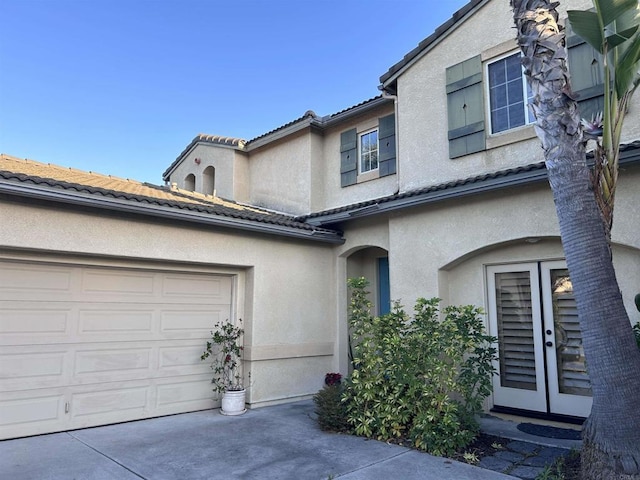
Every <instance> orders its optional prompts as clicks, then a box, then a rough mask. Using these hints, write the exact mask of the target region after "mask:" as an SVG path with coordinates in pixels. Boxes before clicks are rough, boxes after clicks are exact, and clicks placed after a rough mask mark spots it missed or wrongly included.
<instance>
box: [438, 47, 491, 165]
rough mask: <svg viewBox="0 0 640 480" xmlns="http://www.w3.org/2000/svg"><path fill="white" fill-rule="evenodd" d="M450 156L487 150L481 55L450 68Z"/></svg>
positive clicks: (448, 95) (447, 88) (447, 72)
mask: <svg viewBox="0 0 640 480" xmlns="http://www.w3.org/2000/svg"><path fill="white" fill-rule="evenodd" d="M446 82H447V84H446V90H447V114H448V121H449V134H448V137H449V158H457V157H461V156H463V155H468V154H470V153H474V152H479V151H481V150H484V149H485V125H484V124H485V122H484V91H483V88H482V61H481V60H480V55H477V56H475V57H473V58H470V59H468V60H465V61H464V62H461V63H458V64H457V65H453V66H451V67H449V68H447V70H446Z"/></svg>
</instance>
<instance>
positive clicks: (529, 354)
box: [495, 271, 536, 390]
mask: <svg viewBox="0 0 640 480" xmlns="http://www.w3.org/2000/svg"><path fill="white" fill-rule="evenodd" d="M495 282H496V313H497V323H498V338H499V339H500V340H499V358H500V383H501V385H502V386H503V387H511V388H520V389H525V390H536V365H535V354H534V342H533V315H532V307H531V279H530V275H529V271H523V272H507V273H496V276H495Z"/></svg>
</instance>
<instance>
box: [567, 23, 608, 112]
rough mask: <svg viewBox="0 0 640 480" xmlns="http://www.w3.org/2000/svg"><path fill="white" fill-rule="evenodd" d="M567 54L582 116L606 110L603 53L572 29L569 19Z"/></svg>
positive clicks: (572, 87)
mask: <svg viewBox="0 0 640 480" xmlns="http://www.w3.org/2000/svg"><path fill="white" fill-rule="evenodd" d="M566 45H567V55H568V57H569V58H568V61H569V73H570V74H571V90H572V91H573V93H574V94H575V96H576V100H577V101H578V110H579V111H580V117H582V118H586V119H588V120H590V119H591V117H592V116H593V115H594V114H595V113H598V112H602V111H603V110H604V69H603V63H602V55H600V52H598V51H597V50H596V49H595V48H593V47H592V46H591V45H589V44H588V43H587V42H585V41H584V40H582V38H580V37H579V36H578V35H576V34H574V33H573V32H572V31H571V25H570V24H569V22H568V21H567V37H566Z"/></svg>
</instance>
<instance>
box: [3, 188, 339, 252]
mask: <svg viewBox="0 0 640 480" xmlns="http://www.w3.org/2000/svg"><path fill="white" fill-rule="evenodd" d="M0 193H4V194H8V195H13V196H20V197H27V198H32V199H37V200H46V201H53V202H59V203H64V204H68V205H76V206H83V207H91V208H99V209H103V210H110V211H116V212H123V213H134V214H139V215H144V216H151V217H158V218H162V219H172V220H181V221H186V222H190V223H197V224H200V225H208V226H216V227H223V228H229V229H234V230H242V231H247V232H253V233H261V234H266V235H278V236H284V237H290V238H296V239H304V240H312V241H318V242H323V243H330V244H335V245H338V244H342V243H344V238H342V237H340V236H338V235H337V234H336V235H333V234H329V233H325V232H319V231H317V230H311V231H307V230H302V229H296V228H290V227H286V226H283V225H273V224H268V225H262V224H260V223H258V222H252V221H249V220H243V219H237V218H235V219H231V218H226V217H223V216H220V215H212V214H206V213H202V212H196V211H191V210H187V209H183V210H180V211H177V210H176V209H175V208H170V207H163V206H160V205H153V204H144V205H136V204H132V203H131V202H129V201H126V200H120V199H117V198H101V199H100V200H97V199H95V198H92V197H89V196H86V195H82V194H80V193H71V192H68V191H61V190H57V189H49V188H42V187H38V186H25V185H16V184H15V183H13V182H6V181H0Z"/></svg>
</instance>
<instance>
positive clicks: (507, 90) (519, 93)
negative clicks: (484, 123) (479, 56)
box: [487, 53, 534, 133]
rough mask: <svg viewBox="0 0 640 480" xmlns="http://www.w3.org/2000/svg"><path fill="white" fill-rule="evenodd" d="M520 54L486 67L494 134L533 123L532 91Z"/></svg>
mask: <svg viewBox="0 0 640 480" xmlns="http://www.w3.org/2000/svg"><path fill="white" fill-rule="evenodd" d="M521 59H522V56H521V54H520V53H514V54H512V55H508V56H506V57H503V58H501V59H498V60H496V61H494V62H491V63H489V64H488V65H487V79H488V83H489V85H488V88H489V118H490V121H491V133H498V132H503V131H505V130H510V129H512V128H516V127H520V126H522V125H527V124H529V123H532V122H533V121H534V118H533V113H532V112H531V109H530V108H529V106H528V105H529V103H530V101H531V98H532V93H531V89H530V88H529V85H528V83H527V81H526V78H525V76H524V72H523V70H522V63H521Z"/></svg>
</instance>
